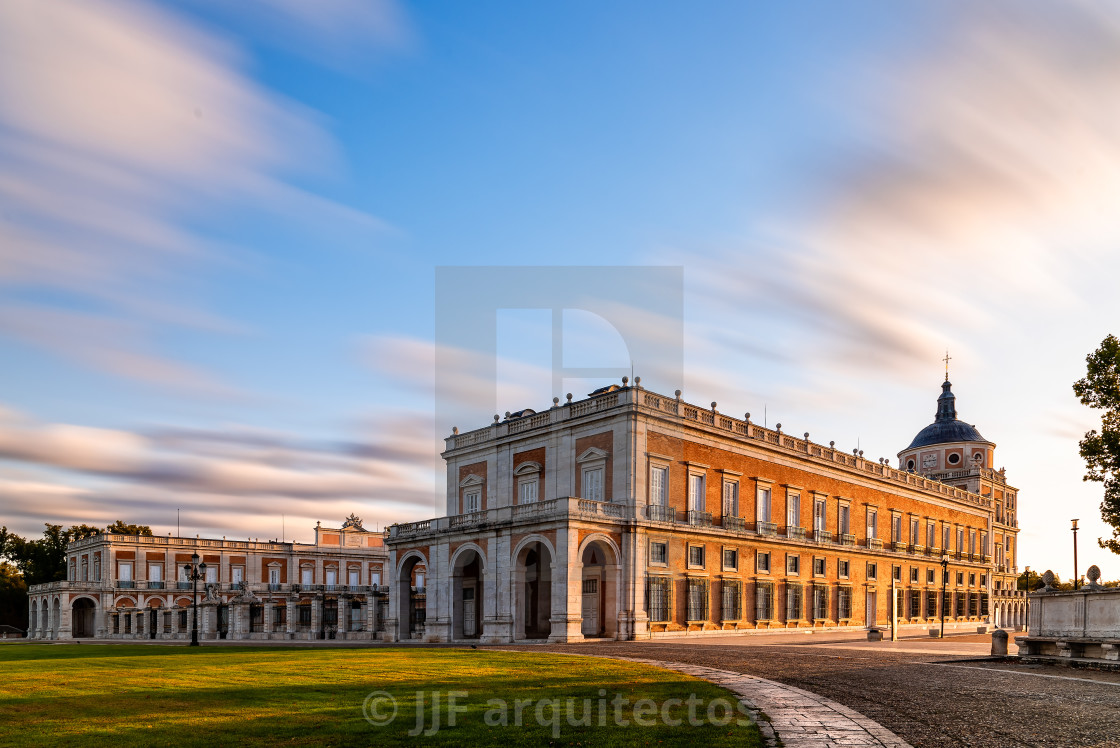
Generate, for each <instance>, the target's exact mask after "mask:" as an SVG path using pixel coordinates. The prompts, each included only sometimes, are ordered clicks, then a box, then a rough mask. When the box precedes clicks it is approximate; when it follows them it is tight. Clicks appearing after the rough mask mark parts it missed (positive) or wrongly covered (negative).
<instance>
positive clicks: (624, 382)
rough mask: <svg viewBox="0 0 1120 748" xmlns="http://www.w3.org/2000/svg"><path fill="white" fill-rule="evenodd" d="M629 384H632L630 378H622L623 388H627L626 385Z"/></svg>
mask: <svg viewBox="0 0 1120 748" xmlns="http://www.w3.org/2000/svg"><path fill="white" fill-rule="evenodd" d="M629 383H630V377H623V378H622V386H623V387H625V386H626V385H628V384H629Z"/></svg>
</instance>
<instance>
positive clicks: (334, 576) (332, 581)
mask: <svg viewBox="0 0 1120 748" xmlns="http://www.w3.org/2000/svg"><path fill="white" fill-rule="evenodd" d="M326 576H327V578H326V581H325V582H324V584H327V585H332V586H333V585H336V584H338V569H335V568H334V567H328V568H327V569H326Z"/></svg>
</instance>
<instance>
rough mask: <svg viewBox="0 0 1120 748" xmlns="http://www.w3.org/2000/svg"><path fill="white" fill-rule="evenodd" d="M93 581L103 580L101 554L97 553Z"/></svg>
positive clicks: (94, 558)
mask: <svg viewBox="0 0 1120 748" xmlns="http://www.w3.org/2000/svg"><path fill="white" fill-rule="evenodd" d="M93 581H95V582H100V581H101V556H100V555H95V556H94V557H93Z"/></svg>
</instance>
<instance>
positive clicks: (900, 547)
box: [891, 541, 910, 553]
mask: <svg viewBox="0 0 1120 748" xmlns="http://www.w3.org/2000/svg"><path fill="white" fill-rule="evenodd" d="M891 549H892V550H893V551H894V552H895V553H906V551H908V550H910V546H909V544H907V543H900V542H898V541H895V542H894V543H891Z"/></svg>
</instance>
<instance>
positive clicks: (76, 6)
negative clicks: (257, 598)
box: [0, 0, 1120, 578]
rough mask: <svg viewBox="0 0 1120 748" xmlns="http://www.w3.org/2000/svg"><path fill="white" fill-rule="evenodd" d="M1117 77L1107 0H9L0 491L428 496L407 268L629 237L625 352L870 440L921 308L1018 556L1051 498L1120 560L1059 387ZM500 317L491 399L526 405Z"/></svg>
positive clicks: (46, 512) (543, 362)
mask: <svg viewBox="0 0 1120 748" xmlns="http://www.w3.org/2000/svg"><path fill="white" fill-rule="evenodd" d="M1118 83H1120V15H1118V6H1117V5H1116V4H1115V3H1094V4H1091V5H1090V4H1085V5H1081V4H1072V5H1066V6H1064V7H1063V8H1062V9H1061V10H1055V9H1053V8H1052V7H1050V6H1049V5H1048V4H1043V3H1022V2H1015V3H1012V2H1006V3H984V4H976V3H964V2H952V3H907V4H905V5H902V4H893V5H890V6H887V5H884V4H883V3H861V2H845V3H842V4H841V3H825V2H797V3H781V4H763V3H722V4H721V3H712V4H710V5H708V6H705V7H704V8H703V12H698V11H697V10H696V8H695V7H686V6H683V5H681V4H678V3H648V2H643V3H611V4H607V5H604V4H597V3H564V4H558V3H553V4H549V3H497V2H493V3H471V4H448V3H444V4H435V3H431V4H415V5H407V6H406V5H398V4H394V3H391V2H384V1H381V2H362V1H361V0H327V1H325V2H319V3H314V4H305V3H302V2H297V1H296V0H253V1H251V2H244V3H238V4H227V3H220V2H213V1H207V0H182V1H181V2H173V3H163V4H160V3H151V2H108V1H104V0H97V1H94V2H84V3H77V2H46V3H26V4H14V3H13V4H9V5H6V6H5V7H4V8H3V9H2V10H0V174H2V175H3V176H2V177H0V362H2V366H0V381H2V383H3V388H2V390H0V392H2V394H0V518H2V521H3V522H4V523H6V524H7V525H8V526H9V527H10V528H14V529H16V530H17V531H20V532H23V533H28V534H31V533H35V532H36V531H37V528H39V527H40V526H41V522H42V521H45V520H49V521H54V522H62V523H65V524H69V523H71V522H82V521H84V522H91V523H106V522H110V521H112V520H114V519H117V518H122V519H126V520H129V521H135V522H141V523H148V524H151V525H152V526H153V528H154V529H156V530H157V531H158V532H167V531H169V530H173V529H174V526H173V524H171V523H173V521H174V516H175V508H176V507H181V509H182V511H181V516H182V518H183V529H184V531H185V532H186V531H190V532H199V533H203V534H231V535H235V536H238V535H248V536H252V537H266V536H267V537H273V536H275V535H277V534H279V526H280V523H279V522H278V521H276V519H277V517H276V515H278V514H284V515H286V521H285V524H286V527H287V528H288V531H289V532H288V534H289V535H291V534H292V532H294V530H292V528H300V530H299V531H298V532H303V533H304V537H305V538H306V534H307V530H306V528H310V527H311V526H312V525H313V524H314V522H315V521H316V520H323V521H328V522H329V521H334V520H336V519H341V518H342V517H344V516H346V515H347V514H349V512H350V511H357V513H358V514H359V515H361V516H364V517H366V518H367V521H368V522H369V523H370V524H372V523H377V524H379V525H381V526H383V525H384V524H386V523H388V522H392V521H400V520H408V519H418V518H422V517H425V516H428V515H430V514H431V513H432V506H433V498H432V497H433V495H434V494H435V492H436V491H438V482H439V477H438V475H437V474H436V471H435V470H434V467H435V466H436V463H435V458H434V452H435V450H436V448H437V446H438V442H437V439H438V437H440V436H442V435H444V434H446V433H447V431H448V430H449V428H450V426H451V425H452V424H444V423H439V424H435V423H433V399H432V398H433V396H432V390H431V380H432V367H433V363H432V362H433V355H434V354H433V349H434V339H433V331H434V310H435V309H436V302H437V300H436V299H435V297H434V278H435V269H436V268H437V267H440V266H447V265H472V266H473V265H495V266H505V265H563V266H574V267H581V266H597V265H654V266H671V267H680V268H683V273H684V279H685V280H684V282H685V295H684V329H685V341H686V342H685V370H684V381H683V382H669V381H657V379H656V376H653V378H652V379H651V374H649V373H647V374H646V375H645V381H644V384H646V385H647V386H649V387H651V388H654V389H658V390H662V391H665V392H672V390H674V389H676V388H677V387H682V388H683V389H684V391H685V398H686V399H690V400H692V401H693V402H697V403H702V404H707V403H708V402H710V401H713V400H715V401H718V402H719V403H720V407H721V410H725V411H726V412H731V413H734V414H737V415H738V414H742V413H743V412H745V411H751V412H752V413H753V414H754V415H755V417H756V418H757V416H758V414H760V413H762V412H763V411H764V410H765V412H766V414H767V418H768V419H769V422H770V423H771V424H773V423H775V422H779V421H780V422H783V423H784V426H785V428H786V429H787V430H790V431H793V432H796V433H802V432H804V431H809V432H810V433H811V434H812V435H813V438H814V439H815V440H819V441H822V442H828V441H829V440H832V439H835V440H836V441H837V443H838V444H839V445H848V446H850V447H854V446H856V444H857V443H858V444H859V445H860V446H861V447H862V448H863V449H865V450H866V451H867V452H868V454H869V455H875V456H883V457H891V458H892V459H893V458H894V455H895V454H896V453H897V451H898V450H900V449H901V448H903V447H905V446H906V444H908V443H909V440H910V439H911V438H912V437H913V435H914V434H915V433H916V432H917V431H918V430H919V429H920V428H922V427H923V426H924V425H926V424H927V423H928V422H929V421H930V420H932V416H933V412H934V401H935V398H936V396H937V394H938V393H939V384H940V380H941V377H942V369H941V366H942V364H941V363H940V360H939V359H940V358H941V357H942V356H943V355H944V351H945V350H946V349H947V348H948V349H949V350H950V351H951V353H952V355H953V357H954V359H953V364H952V371H953V381H954V384H955V389H956V392H957V394H958V408H959V410H960V412H961V415H962V418H966V419H968V420H969V421H970V422H974V423H976V424H977V426H978V427H979V428H980V430H981V432H982V433H983V434H984V435H985V436H986V437H987V438H989V439H991V440H993V441H995V442H997V443H998V444H999V451H998V453H997V465H1005V466H1006V467H1007V469H1008V476H1009V479H1010V480H1011V482H1012V483H1014V484H1015V485H1017V486H1019V487H1020V488H1021V491H1022V493H1021V496H1022V512H1021V520H1022V522H1023V524H1024V533H1023V540H1022V551H1023V554H1024V555H1023V558H1022V559H1021V563H1029V564H1031V565H1032V566H1033V567H1037V568H1045V567H1053V568H1054V569H1055V570H1056V571H1057V572H1058V573H1059V574H1061V575H1062V576H1069V573H1070V567H1071V564H1070V563H1069V556H1070V554H1069V540H1070V539H1069V532H1068V529H1066V528H1068V518H1070V517H1073V516H1078V517H1079V518H1080V519H1081V520H1082V526H1083V527H1084V528H1085V531H1084V532H1083V534H1082V544H1081V558H1082V563H1081V566H1082V569H1084V567H1086V566H1088V564H1089V563H1092V562H1097V563H1099V564H1100V565H1101V566H1102V568H1103V570H1104V574H1105V576H1106V577H1109V578H1111V577H1114V576H1117V575H1120V564H1117V563H1116V562H1115V561H1114V560H1113V559H1112V558H1109V557H1108V556H1107V554H1105V553H1104V552H1102V551H1099V550H1097V549H1095V547H1094V544H1093V543H1092V539H1093V538H1094V537H1096V536H1099V535H1101V534H1104V533H1105V528H1104V526H1103V525H1102V524H1101V523H1100V522H1099V519H1098V517H1099V515H1098V512H1097V508H1096V507H1097V503H1098V502H1099V494H1100V491H1099V487H1098V486H1095V485H1092V484H1083V483H1082V482H1081V473H1082V468H1081V465H1080V462H1079V460H1078V458H1077V449H1076V442H1077V439H1078V437H1079V435H1080V434H1081V433H1083V432H1084V431H1085V430H1087V429H1088V428H1090V427H1091V426H1092V425H1093V423H1094V419H1093V416H1092V414H1091V413H1088V412H1087V411H1086V410H1085V409H1083V408H1081V406H1080V405H1078V404H1077V402H1076V401H1075V400H1074V398H1073V395H1072V391H1071V389H1070V385H1071V383H1072V382H1073V380H1075V379H1076V378H1077V377H1078V376H1079V375H1080V374H1081V371H1082V369H1083V357H1084V355H1085V354H1087V353H1088V352H1089V351H1091V350H1092V349H1093V348H1094V347H1095V346H1096V345H1097V344H1098V343H1099V342H1100V340H1101V338H1103V337H1104V335H1105V334H1107V333H1108V332H1116V324H1115V323H1116V322H1117V312H1118V311H1120V309H1118V302H1117V301H1116V299H1115V294H1114V293H1113V292H1112V285H1113V284H1112V279H1113V278H1114V277H1115V273H1116V270H1117V269H1118V268H1117V266H1118V265H1120V256H1118V254H1117V252H1116V250H1115V249H1114V247H1115V245H1116V240H1117V239H1118V238H1120V220H1118V219H1117V218H1116V216H1118V215H1120V211H1117V210H1116V207H1117V206H1116V200H1115V197H1114V195H1116V194H1120V193H1118V192H1117V188H1118V187H1120V118H1118V117H1116V116H1115V111H1114V108H1113V105H1112V104H1110V103H1109V102H1111V101H1113V100H1114V98H1115V96H1114V92H1115V90H1116V85H1117V84H1118ZM501 293H502V289H501V288H482V289H465V290H464V294H465V295H466V296H469V295H471V294H482V295H498V296H500V295H501ZM441 301H442V302H447V300H446V299H444V300H441ZM501 319H502V324H503V325H506V326H507V327H506V328H505V331H504V333H503V332H502V331H501V330H500V331H499V332H500V335H499V338H500V339H501V340H503V341H514V342H507V343H503V345H502V348H501V351H500V353H501V354H502V357H503V359H502V361H503V363H502V365H501V366H500V367H499V371H500V372H501V373H502V380H501V381H500V382H499V383H498V385H497V388H496V390H497V394H496V405H497V410H498V411H504V410H516V409H519V408H522V407H537V408H540V407H544V406H546V405H547V404H548V403H549V401H550V400H551V397H552V396H554V395H562V394H563V393H560V392H552V387H551V380H550V378H549V376H548V372H547V367H548V360H547V357H546V355H545V354H546V352H547V347H544V346H541V345H539V341H540V340H541V339H542V338H543V336H545V335H547V334H548V330H547V329H546V328H545V327H542V324H541V319H542V318H541V317H540V316H539V315H537V316H534V315H533V314H532V313H523V312H511V313H510V314H508V315H505V316H503V317H502V318H501ZM572 324H573V328H572V331H571V332H572V335H571V338H570V339H571V340H573V341H576V350H574V351H573V354H575V355H579V356H580V357H581V360H587V361H593V360H602V361H608V362H609V361H613V360H615V359H619V358H621V359H625V358H626V352H625V351H622V350H620V348H619V345H620V344H619V343H618V341H617V340H616V339H615V338H613V337H611V336H609V335H602V334H598V333H596V328H595V326H594V322H593V321H590V320H587V319H584V320H583V321H582V322H580V321H579V320H578V319H577V318H573V320H572ZM581 324H582V325H583V327H580V325H581ZM566 332H567V331H566ZM599 332H600V333H601V332H602V331H601V328H599ZM526 340H536V341H537V343H538V344H524V343H518V342H516V341H526ZM637 373H639V374H641V372H640V371H639V372H637ZM586 384H588V383H584V382H577V383H572V389H575V391H576V392H577V394H578V393H579V392H580V390H579V389H577V385H578V386H584V385H586ZM492 405H493V404H491V403H480V404H479V408H478V413H477V422H476V423H459V424H456V425H458V426H459V427H460V428H470V427H473V426H481V425H483V424H485V423H487V422H488V421H489V420H490V413H491V412H492V410H493V408H492ZM848 446H846V448H848ZM1059 506H1060V507H1061V509H1060V511H1058V512H1057V513H1055V509H1056V508H1057V507H1059ZM1067 515H1068V517H1067ZM298 532H297V535H296V536H297V537H300V536H299V534H298ZM1110 569H1111V570H1112V571H1110Z"/></svg>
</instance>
